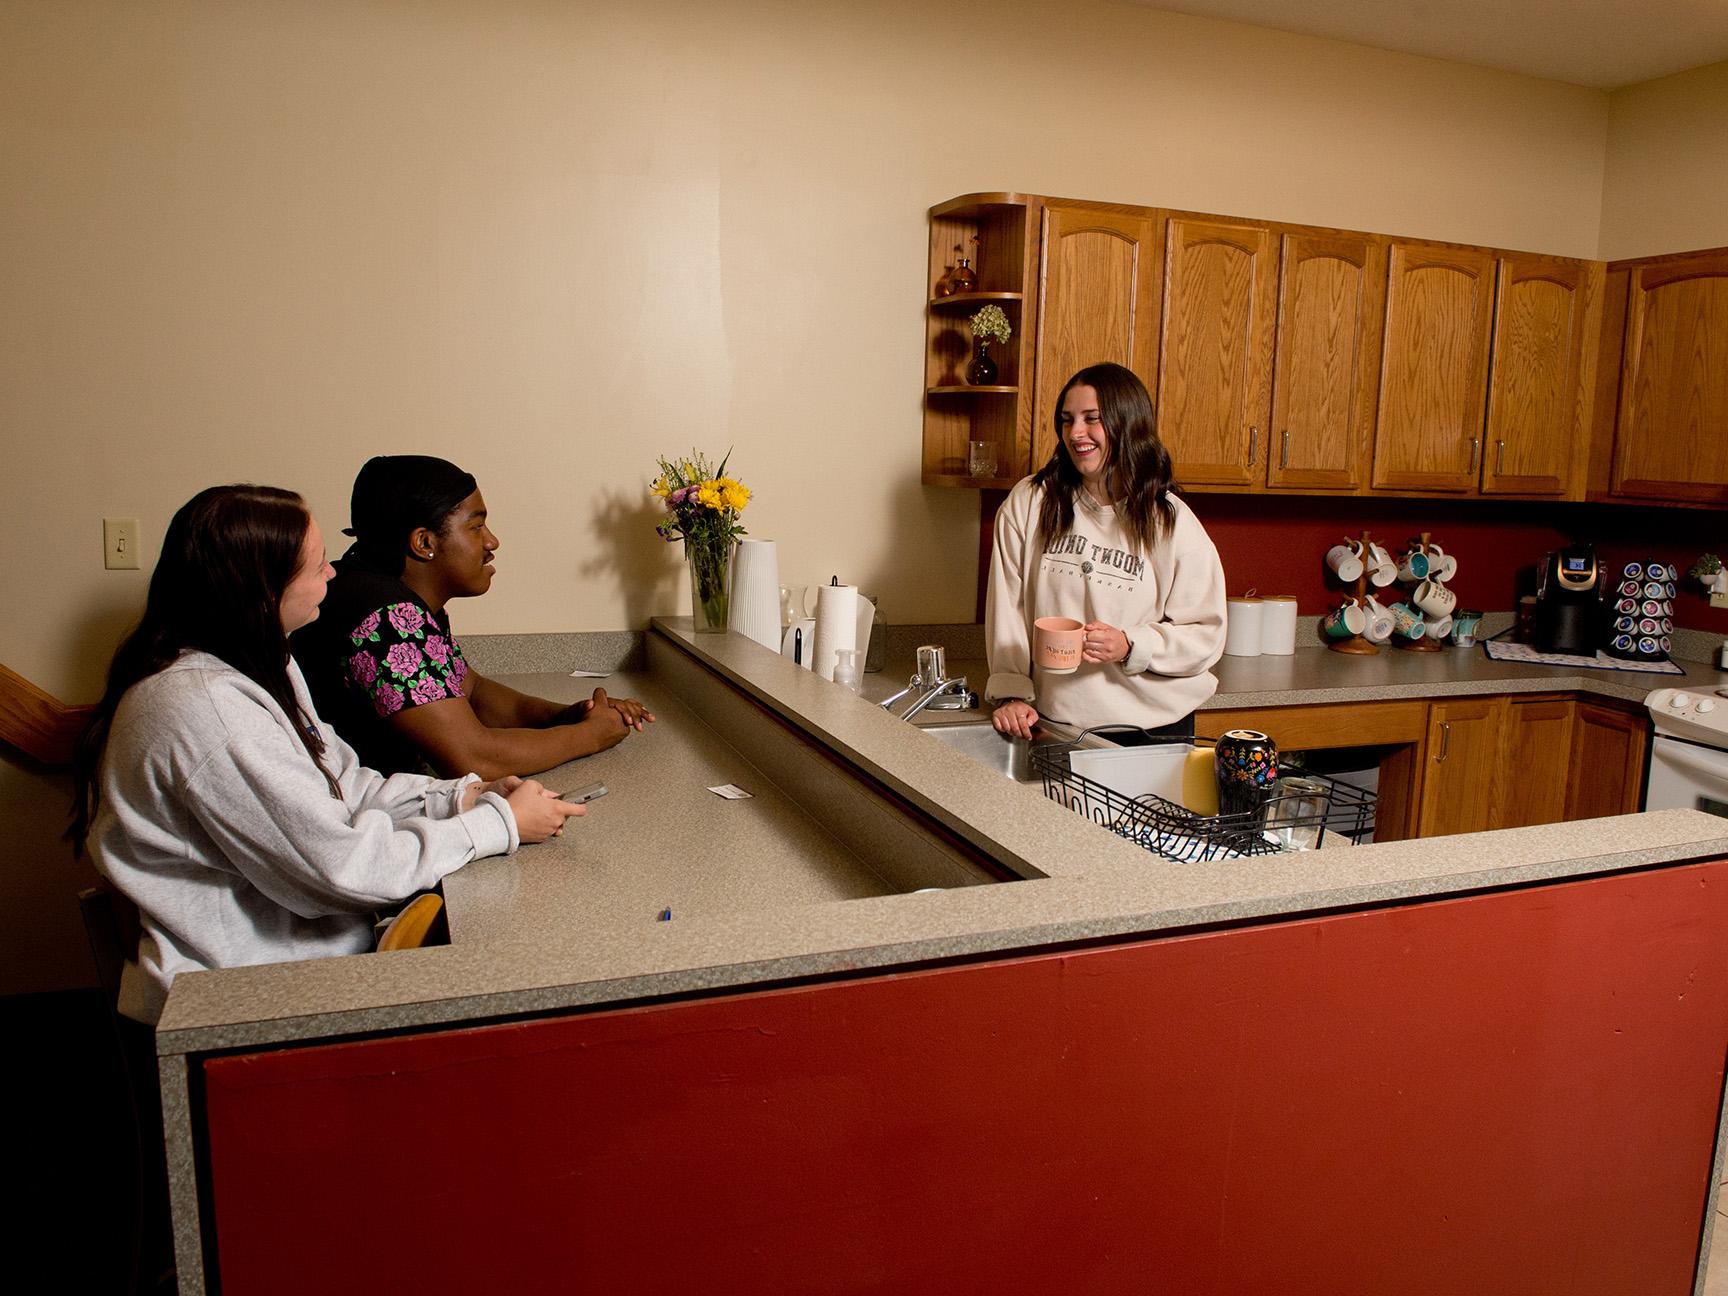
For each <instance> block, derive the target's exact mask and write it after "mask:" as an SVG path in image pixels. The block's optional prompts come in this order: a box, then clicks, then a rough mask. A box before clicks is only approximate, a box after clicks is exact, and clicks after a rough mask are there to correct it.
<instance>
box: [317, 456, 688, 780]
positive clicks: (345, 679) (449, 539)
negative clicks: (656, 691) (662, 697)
mask: <svg viewBox="0 0 1728 1296" xmlns="http://www.w3.org/2000/svg"><path fill="white" fill-rule="evenodd" d="M350 511H351V515H352V519H351V520H352V526H351V527H350V528H349V530H348V534H349V535H351V536H353V537H354V544H353V545H352V546H351V547H350V548H349V550H348V552H347V553H346V554H344V555H343V557H342V559H341V561H340V562H338V563H337V564H336V573H337V574H336V579H335V580H333V581H331V582H330V589H329V593H328V595H327V597H326V599H325V602H324V614H323V616H321V617H320V618H319V619H318V620H317V621H314V622H313V623H312V624H311V625H309V626H307V627H306V628H305V629H304V630H302V631H301V632H300V633H299V634H296V635H295V636H294V640H293V647H294V656H295V659H296V660H297V661H298V662H299V663H300V669H301V671H302V672H303V673H304V674H305V676H306V682H307V684H308V686H309V687H310V688H311V691H312V698H313V701H314V703H315V704H316V705H317V707H318V711H319V714H321V715H323V716H324V717H326V718H327V719H328V720H329V721H330V723H331V724H332V725H333V726H334V727H335V728H336V731H337V732H338V733H340V734H341V735H342V736H343V737H344V738H345V739H347V740H348V742H349V743H351V744H352V745H353V746H354V748H355V750H356V751H358V752H359V753H360V756H361V759H362V760H363V761H364V762H365V763H366V764H368V765H370V766H372V767H373V768H375V769H380V770H383V771H384V772H386V773H393V772H396V771H404V770H408V771H413V770H420V769H430V770H431V771H433V772H434V773H438V774H443V775H445V776H447V777H454V776H455V775H458V774H466V773H470V772H472V773H476V774H479V775H480V776H481V777H482V778H501V777H503V776H504V775H506V774H533V773H538V772H539V771H541V770H546V769H550V768H552V767H553V766H554V765H562V764H563V763H564V762H565V761H569V760H574V759H576V758H577V757H579V756H589V755H592V754H594V753H595V752H600V751H604V750H606V749H607V748H608V747H612V746H614V745H615V744H617V743H619V742H621V741H623V739H624V738H625V737H626V736H627V735H628V734H630V733H631V732H632V731H637V730H640V729H642V728H643V727H644V726H645V725H646V724H648V723H650V722H652V721H653V719H654V717H653V715H652V714H650V713H649V711H648V710H647V708H646V707H644V706H643V705H642V704H641V703H640V702H636V701H633V700H631V699H629V698H613V697H608V696H607V694H606V691H605V690H604V689H596V690H594V695H593V697H592V698H589V699H588V700H586V701H582V702H578V703H576V704H575V705H574V706H564V705H562V704H560V703H557V702H549V701H547V700H546V699H544V698H537V697H530V696H529V695H527V694H525V693H518V692H517V691H516V690H514V689H511V688H507V687H506V686H504V685H502V684H500V683H498V682H497V681H496V680H490V679H487V678H486V677H485V676H483V675H481V674H480V673H479V672H478V671H475V670H474V669H473V668H472V667H470V666H469V665H468V662H467V661H466V659H465V658H464V657H463V656H462V649H461V646H460V645H458V644H457V642H456V637H455V636H454V635H453V634H452V633H451V631H450V618H449V614H448V612H447V611H446V604H448V603H449V601H450V600H451V599H453V598H471V597H475V596H477V595H480V594H484V593H485V592H486V591H487V590H488V589H489V588H490V587H491V584H492V555H493V553H494V552H495V551H496V550H497V548H498V538H497V537H496V536H494V535H493V534H492V531H491V529H490V527H488V525H487V518H486V501H485V499H484V498H482V496H481V494H480V491H479V487H478V485H477V483H476V482H475V480H474V478H473V477H472V476H470V475H469V474H468V473H465V472H463V471H462V470H461V469H460V468H458V467H457V466H456V465H455V464H453V463H450V462H448V461H447V460H444V459H434V458H431V457H429V456H426V455H382V456H379V457H377V458H375V459H370V460H368V461H367V463H366V465H365V467H363V468H361V470H360V474H359V476H358V477H356V478H355V480H354V495H353V500H352V504H351V508H350ZM488 771H495V772H490V773H489V772H488Z"/></svg>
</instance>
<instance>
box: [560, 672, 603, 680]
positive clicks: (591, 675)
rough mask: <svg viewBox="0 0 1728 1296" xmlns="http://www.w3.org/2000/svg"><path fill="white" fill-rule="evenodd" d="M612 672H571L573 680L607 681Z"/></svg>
mask: <svg viewBox="0 0 1728 1296" xmlns="http://www.w3.org/2000/svg"><path fill="white" fill-rule="evenodd" d="M611 673H612V672H611V671H571V672H570V678H571V679H605V678H606V677H607V676H608V675H610V674H611Z"/></svg>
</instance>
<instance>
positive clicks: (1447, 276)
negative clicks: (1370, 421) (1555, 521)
mask: <svg viewBox="0 0 1728 1296" xmlns="http://www.w3.org/2000/svg"><path fill="white" fill-rule="evenodd" d="M1493 323H1494V254H1493V253H1492V252H1490V251H1488V250H1487V249H1486V248H1457V247H1446V246H1443V245H1438V244H1430V243H1411V242H1404V241H1397V242H1394V243H1393V244H1392V256H1391V269H1390V271H1389V273H1388V276H1387V282H1386V341H1385V354H1384V356H1383V357H1382V359H1381V363H1380V403H1379V416H1378V418H1377V419H1376V424H1375V435H1374V477H1373V484H1374V486H1375V488H1376V489H1379V490H1408V491H1474V490H1475V489H1476V483H1477V481H1478V479H1479V476H1480V472H1481V464H1482V433H1483V411H1484V406H1485V405H1486V404H1487V400H1488V342H1489V332H1490V330H1491V328H1492V327H1493Z"/></svg>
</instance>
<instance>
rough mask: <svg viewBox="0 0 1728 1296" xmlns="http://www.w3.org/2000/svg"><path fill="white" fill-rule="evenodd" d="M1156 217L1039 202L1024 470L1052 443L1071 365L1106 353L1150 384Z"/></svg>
mask: <svg viewBox="0 0 1728 1296" xmlns="http://www.w3.org/2000/svg"><path fill="white" fill-rule="evenodd" d="M1161 224H1162V221H1161V219H1160V218H1159V217H1158V216H1157V215H1156V214H1154V213H1152V212H1148V211H1145V210H1136V209H1129V208H1116V207H1104V206H1098V207H1094V206H1085V205H1081V204H1078V203H1065V202H1051V203H1048V204H1046V205H1045V208H1044V246H1043V255H1042V258H1041V261H1042V265H1043V284H1042V287H1041V291H1040V295H1039V302H1040V305H1039V321H1038V360H1037V392H1036V396H1035V398H1034V403H1033V409H1032V465H1031V470H1032V471H1034V472H1036V471H1037V470H1038V469H1039V468H1040V467H1042V466H1043V464H1044V461H1045V460H1046V459H1048V458H1049V457H1050V454H1051V452H1052V451H1053V450H1054V449H1055V448H1056V433H1055V413H1056V396H1057V393H1059V392H1060V391H1061V390H1062V386H1063V384H1064V383H1066V382H1067V381H1068V379H1069V378H1071V377H1073V376H1074V373H1075V371H1076V370H1079V369H1084V368H1085V367H1086V366H1087V365H1093V364H1101V363H1103V362H1104V361H1113V362H1115V363H1116V364H1120V365H1126V366H1127V367H1128V368H1130V369H1132V370H1133V371H1134V372H1135V373H1136V374H1138V375H1139V376H1140V378H1141V380H1142V381H1143V382H1145V384H1146V386H1147V387H1148V388H1150V389H1152V390H1156V389H1157V379H1158V372H1157V370H1158V334H1157V328H1156V321H1157V319H1158V288H1159V277H1158V269H1159V266H1158V261H1159V255H1158V253H1159V249H1158V237H1159V226H1160V225H1161Z"/></svg>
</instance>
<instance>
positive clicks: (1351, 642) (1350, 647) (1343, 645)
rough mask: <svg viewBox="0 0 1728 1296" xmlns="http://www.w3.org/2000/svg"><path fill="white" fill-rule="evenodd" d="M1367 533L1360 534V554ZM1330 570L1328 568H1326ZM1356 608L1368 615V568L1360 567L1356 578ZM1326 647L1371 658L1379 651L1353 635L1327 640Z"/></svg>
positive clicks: (1366, 545)
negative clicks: (1360, 570) (1360, 569)
mask: <svg viewBox="0 0 1728 1296" xmlns="http://www.w3.org/2000/svg"><path fill="white" fill-rule="evenodd" d="M1369 538H1370V537H1369V535H1368V532H1366V531H1364V532H1363V533H1362V552H1363V554H1367V552H1368V541H1369ZM1327 570H1328V571H1330V570H1331V568H1330V567H1328V568H1327ZM1356 606H1357V607H1359V608H1361V609H1362V614H1363V616H1367V614H1368V567H1367V565H1366V564H1364V565H1363V567H1362V574H1361V575H1360V576H1358V577H1357V578H1356ZM1326 646H1327V647H1328V648H1330V649H1331V650H1332V651H1333V652H1340V653H1350V654H1352V655H1354V656H1358V657H1372V656H1374V655H1375V654H1376V653H1378V652H1379V651H1380V645H1379V644H1376V643H1370V642H1369V641H1368V640H1367V639H1366V638H1365V637H1363V636H1362V635H1359V634H1353V635H1351V636H1350V637H1349V638H1348V639H1328V640H1327V641H1326Z"/></svg>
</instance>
